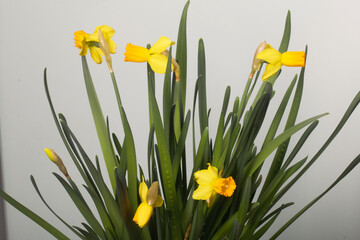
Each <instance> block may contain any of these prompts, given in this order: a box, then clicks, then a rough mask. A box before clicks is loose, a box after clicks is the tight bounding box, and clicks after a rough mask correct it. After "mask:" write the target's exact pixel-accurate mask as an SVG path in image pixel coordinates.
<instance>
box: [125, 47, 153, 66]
mask: <svg viewBox="0 0 360 240" xmlns="http://www.w3.org/2000/svg"><path fill="white" fill-rule="evenodd" d="M125 50H126V51H125V62H146V61H147V60H148V58H149V56H150V52H149V49H147V48H144V47H140V46H136V45H132V44H131V43H128V44H127V45H126V48H125Z"/></svg>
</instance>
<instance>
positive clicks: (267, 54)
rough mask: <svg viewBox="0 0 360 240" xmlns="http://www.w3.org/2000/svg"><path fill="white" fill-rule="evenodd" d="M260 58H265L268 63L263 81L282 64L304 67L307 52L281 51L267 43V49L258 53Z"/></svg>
mask: <svg viewBox="0 0 360 240" xmlns="http://www.w3.org/2000/svg"><path fill="white" fill-rule="evenodd" d="M257 58H258V59H261V60H264V61H266V62H267V63H268V65H267V66H266V69H265V71H264V74H263V76H262V79H263V81H266V80H268V79H269V78H270V77H271V76H273V75H274V74H275V73H277V71H279V70H280V68H281V66H282V65H284V66H288V67H304V66H305V52H304V51H300V52H284V53H280V52H279V51H277V50H275V49H274V48H273V47H272V46H271V45H270V44H266V46H265V49H264V50H263V51H262V52H260V53H258V55H257Z"/></svg>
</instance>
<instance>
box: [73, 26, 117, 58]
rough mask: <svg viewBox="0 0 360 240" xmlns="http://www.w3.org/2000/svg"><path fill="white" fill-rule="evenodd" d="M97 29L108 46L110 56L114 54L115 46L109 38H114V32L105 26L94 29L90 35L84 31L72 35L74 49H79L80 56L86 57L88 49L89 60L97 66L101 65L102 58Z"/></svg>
mask: <svg viewBox="0 0 360 240" xmlns="http://www.w3.org/2000/svg"><path fill="white" fill-rule="evenodd" d="M99 29H100V30H101V32H102V34H103V35H104V38H105V40H106V42H107V44H108V46H109V52H110V53H112V54H114V53H116V44H115V42H114V41H113V40H112V39H111V37H112V36H114V33H115V30H114V29H113V28H111V27H109V26H107V25H102V26H98V27H96V29H95V31H94V33H93V34H91V35H90V34H89V33H86V32H84V31H77V32H75V33H74V35H75V37H74V40H75V47H77V48H79V49H81V50H80V56H84V55H86V54H87V51H88V49H89V51H90V54H91V58H92V59H93V60H94V62H96V63H98V64H100V63H102V57H101V56H104V53H103V52H102V51H101V49H100V47H99Z"/></svg>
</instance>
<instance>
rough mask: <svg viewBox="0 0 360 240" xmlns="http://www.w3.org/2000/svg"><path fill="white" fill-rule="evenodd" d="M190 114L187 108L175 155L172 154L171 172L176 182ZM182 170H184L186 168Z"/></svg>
mask: <svg viewBox="0 0 360 240" xmlns="http://www.w3.org/2000/svg"><path fill="white" fill-rule="evenodd" d="M190 115H191V114H190V110H189V111H188V113H187V114H186V118H185V121H184V125H183V127H182V129H181V134H180V138H179V142H178V145H177V147H176V151H175V156H174V160H173V170H174V173H173V174H174V177H175V182H176V177H177V175H178V170H179V167H180V159H181V156H182V155H183V153H184V149H185V140H186V136H187V132H188V129H189V123H190ZM184 171H186V169H185V170H184Z"/></svg>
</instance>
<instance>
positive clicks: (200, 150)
mask: <svg viewBox="0 0 360 240" xmlns="http://www.w3.org/2000/svg"><path fill="white" fill-rule="evenodd" d="M208 139H209V129H208V128H205V130H204V132H203V133H202V135H201V139H200V143H199V147H198V150H197V154H196V157H195V159H194V166H193V170H192V173H191V176H190V182H189V186H188V190H187V193H188V194H189V192H190V190H191V188H192V187H193V183H194V173H195V171H198V170H199V169H200V167H201V165H202V164H201V163H202V160H203V156H204V152H205V147H206V143H207V141H208Z"/></svg>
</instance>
